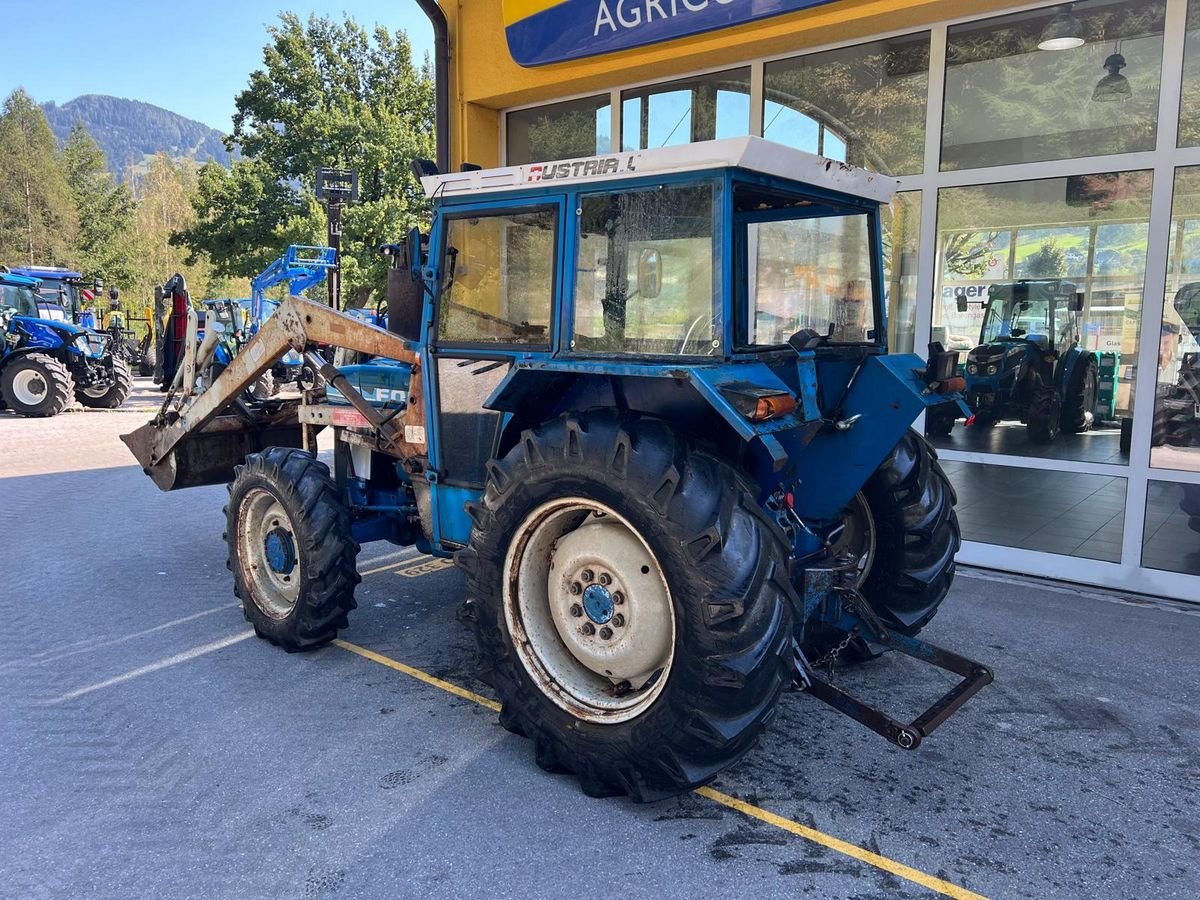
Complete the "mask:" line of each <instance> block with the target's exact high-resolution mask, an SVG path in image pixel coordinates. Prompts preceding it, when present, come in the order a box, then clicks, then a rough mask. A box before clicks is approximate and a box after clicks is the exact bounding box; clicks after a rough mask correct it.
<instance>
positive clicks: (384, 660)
mask: <svg viewBox="0 0 1200 900" xmlns="http://www.w3.org/2000/svg"><path fill="white" fill-rule="evenodd" d="M333 643H334V644H336V645H337V646H338V647H341V648H342V649H343V650H349V651H350V652H351V653H357V654H358V655H359V656H361V657H363V658H364V659H369V660H370V661H371V662H377V663H379V664H380V665H381V666H387V667H388V668H389V669H395V670H396V671H397V672H403V673H404V674H405V675H407V676H409V677H410V678H415V679H417V681H423V682H425V684H428V685H430V686H432V687H435V688H440V689H441V690H443V691H446V692H447V693H449V694H453V695H454V696H455V697H462V698H463V699H464V700H470V701H471V702H472V703H478V704H479V705H480V706H486V707H487V708H488V709H490V710H492V711H493V712H500V704H499V703H497V702H496V701H495V700H489V699H488V698H487V697H485V696H483V695H482V694H476V693H475V692H474V691H468V690H467V689H466V688H460V687H459V686H458V685H457V684H451V683H450V682H448V681H442V679H440V678H437V677H435V676H433V675H430V674H429V673H428V672H422V671H421V670H420V669H414V668H413V667H412V666H406V665H405V664H404V663H402V662H399V661H398V660H395V659H391V658H390V657H387V656H382V655H380V654H378V653H376V652H375V651H374V650H368V649H367V648H366V647H360V646H358V644H351V643H350V642H349V641H343V640H342V639H341V638H338V639H336V640H335V641H334V642H333Z"/></svg>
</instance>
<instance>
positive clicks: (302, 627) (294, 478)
mask: <svg viewBox="0 0 1200 900" xmlns="http://www.w3.org/2000/svg"><path fill="white" fill-rule="evenodd" d="M234 471H235V475H234V480H233V483H232V484H231V485H229V502H228V504H227V505H226V507H225V510H224V512H225V534H224V539H225V542H226V544H227V546H228V548H229V556H228V559H227V561H226V565H227V567H228V568H229V570H230V571H231V572H232V573H233V586H234V593H235V594H236V595H237V597H238V599H239V600H241V601H242V610H243V612H244V613H245V615H246V619H247V621H249V622H250V623H251V624H252V625H253V626H254V631H255V633H256V634H257V635H258V636H259V637H260V638H263V639H264V640H268V641H270V642H271V643H272V644H278V645H279V646H280V647H283V648H284V649H285V650H288V651H289V652H290V651H296V650H307V649H309V648H312V647H318V646H320V645H321V644H324V643H326V642H328V641H330V640H332V639H333V638H334V637H336V636H337V632H338V629H339V628H344V627H346V617H347V615H348V614H349V612H350V610H352V609H354V608H355V605H356V604H355V601H354V589H355V587H356V586H357V585H358V583H359V581H361V578H360V577H359V575H358V570H357V568H356V566H355V558H356V557H357V555H358V549H359V547H358V543H357V542H356V541H355V540H354V538H353V536H352V534H351V530H350V513H349V510H347V508H346V505H345V503H344V502H343V501H342V496H341V492H340V491H339V490H338V488H337V485H336V484H335V483H334V480H333V479H332V478H331V477H330V475H329V468H328V467H327V466H326V465H325V464H324V463H323V462H319V461H317V459H315V458H314V457H313V455H312V454H311V453H309V452H308V451H306V450H295V449H291V448H285V447H269V448H267V449H266V450H264V451H263V452H262V453H252V454H250V455H249V456H248V457H246V464H245V465H242V466H238V467H237V468H236V469H235V470H234Z"/></svg>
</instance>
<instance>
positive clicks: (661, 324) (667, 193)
mask: <svg viewBox="0 0 1200 900" xmlns="http://www.w3.org/2000/svg"><path fill="white" fill-rule="evenodd" d="M719 196H720V189H719V187H718V186H717V184H716V183H705V184H695V185H683V186H675V187H664V188H662V189H661V190H658V189H652V190H640V191H621V192H618V193H612V192H608V193H598V194H586V195H584V197H583V199H582V200H581V202H580V206H581V208H582V210H581V215H580V219H579V250H578V254H577V257H576V278H575V333H574V339H573V340H572V346H573V347H574V348H575V349H577V350H581V351H589V350H591V351H603V352H607V353H664V354H684V353H686V354H709V353H712V352H714V350H715V348H716V345H717V344H718V343H719V339H720V336H721V327H722V324H723V323H722V319H721V314H720V312H718V310H719V309H720V306H719V305H718V304H717V303H716V301H715V295H714V290H713V285H714V279H713V267H714V265H715V266H716V267H717V269H718V271H719V270H720V265H721V259H720V254H719V253H718V252H717V251H716V249H715V248H714V246H713V228H714V221H715V216H716V203H717V202H718V198H719Z"/></svg>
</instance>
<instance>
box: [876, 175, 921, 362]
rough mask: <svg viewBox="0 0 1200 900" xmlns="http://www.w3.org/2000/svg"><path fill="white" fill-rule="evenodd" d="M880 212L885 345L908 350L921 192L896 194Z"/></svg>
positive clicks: (914, 304)
mask: <svg viewBox="0 0 1200 900" xmlns="http://www.w3.org/2000/svg"><path fill="white" fill-rule="evenodd" d="M882 213H883V215H882V220H883V289H884V301H885V305H886V307H887V332H888V349H889V350H890V351H891V352H892V353H912V352H913V343H914V335H915V334H916V316H917V258H918V256H919V255H920V249H921V192H920V191H905V192H904V193H900V194H897V195H896V196H895V198H894V199H893V200H892V202H891V204H889V205H888V206H886V207H884V208H883V210H882Z"/></svg>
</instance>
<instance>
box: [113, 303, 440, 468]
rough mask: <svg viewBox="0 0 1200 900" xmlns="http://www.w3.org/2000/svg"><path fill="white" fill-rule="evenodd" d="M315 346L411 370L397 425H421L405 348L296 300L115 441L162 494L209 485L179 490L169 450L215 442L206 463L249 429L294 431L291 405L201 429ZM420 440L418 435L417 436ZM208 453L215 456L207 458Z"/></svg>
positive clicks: (410, 448)
mask: <svg viewBox="0 0 1200 900" xmlns="http://www.w3.org/2000/svg"><path fill="white" fill-rule="evenodd" d="M317 343H322V344H328V345H331V346H334V347H344V348H346V349H348V350H354V351H357V352H360V353H367V354H371V355H373V356H382V357H385V358H388V359H395V360H399V361H400V362H404V363H407V364H409V365H410V366H412V367H413V374H412V380H413V385H414V387H415V388H416V389H414V390H412V391H410V397H411V400H410V406H409V408H408V410H407V411H406V417H405V420H404V422H405V424H406V425H408V426H423V425H424V409H423V407H422V405H421V404H420V402H412V401H417V400H418V398H419V397H420V390H419V387H417V385H418V384H419V378H420V370H419V361H420V357H419V356H418V354H417V353H416V352H415V351H414V350H413V349H412V347H411V346H410V345H409V343H408V342H407V341H405V340H404V339H402V338H400V337H398V336H396V335H394V334H392V333H390V332H388V331H384V330H383V329H382V328H377V327H375V326H374V325H368V324H367V323H365V322H362V321H360V320H358V319H355V318H353V317H351V316H347V315H343V314H342V313H340V312H337V311H335V310H332V309H329V308H328V307H326V306H322V305H320V304H317V303H313V302H311V301H309V300H303V299H301V298H299V297H289V298H288V299H286V300H284V301H283V302H282V303H281V304H280V305H279V308H278V309H277V310H276V311H275V314H274V315H272V316H271V317H270V318H268V319H267V320H266V321H265V322H264V323H263V324H262V327H261V328H260V329H259V331H258V333H257V334H256V335H255V336H254V337H252V338H251V339H250V340H249V341H248V342H247V343H246V345H245V346H244V347H243V348H242V350H241V351H240V352H239V353H238V354H237V355H236V356H235V357H234V358H233V360H232V361H231V362H230V363H229V365H228V366H227V367H226V369H225V370H224V371H223V372H222V373H221V375H220V377H218V378H217V379H215V380H214V381H213V383H212V384H211V385H210V386H209V387H208V388H207V390H205V391H204V392H203V393H201V394H199V395H198V396H195V397H189V398H184V400H183V402H182V404H181V405H180V406H179V408H178V409H171V410H168V409H167V408H166V407H167V405H166V404H165V405H164V410H163V411H162V412H160V413H159V415H158V416H157V417H156V418H155V419H154V421H152V422H150V423H148V424H147V425H144V426H142V427H141V428H139V429H137V430H136V431H134V432H132V433H131V434H127V435H122V436H121V440H123V441H124V442H125V443H126V444H127V445H128V446H129V448H130V450H131V451H132V452H133V455H134V456H135V457H137V460H138V462H139V463H140V464H141V466H142V468H143V469H144V470H145V471H146V473H147V474H148V475H150V476H151V477H152V478H154V480H155V483H156V484H158V485H159V487H161V488H162V489H163V490H171V489H173V488H175V487H187V486H190V485H191V484H193V483H194V484H201V483H212V482H211V480H193V481H192V482H190V483H189V482H187V480H186V479H185V480H184V483H182V484H181V483H179V478H178V473H177V471H176V470H177V461H176V460H175V459H174V458H173V457H174V456H175V451H176V449H177V448H179V447H180V445H181V444H183V443H185V442H187V441H188V440H189V439H190V438H193V437H195V436H197V435H199V434H200V433H201V432H206V433H205V437H206V438H209V439H212V438H217V440H216V441H212V440H210V443H212V444H217V445H220V444H223V445H224V447H222V446H216V447H214V448H209V450H210V453H209V455H210V456H216V457H219V458H224V457H228V456H229V455H230V453H231V452H232V453H234V454H236V453H238V452H240V451H239V448H238V447H237V446H234V445H235V444H236V442H237V440H238V438H239V436H242V435H241V433H243V432H245V431H247V430H249V429H250V428H253V427H259V428H276V429H278V428H281V427H286V426H287V425H289V424H290V423H294V422H295V419H296V416H295V408H294V405H293V408H292V409H290V410H288V409H286V408H285V409H284V410H282V411H276V412H275V413H272V414H266V415H264V416H263V417H262V421H260V422H257V423H246V427H244V428H240V429H239V428H238V427H236V425H237V420H234V421H230V422H222V423H220V425H219V427H208V426H210V423H213V420H214V419H216V417H217V416H218V415H220V413H221V412H222V411H224V410H226V409H227V408H228V407H230V406H231V405H233V404H234V403H235V401H237V400H238V398H240V397H241V396H242V392H243V391H245V390H246V388H248V387H249V386H250V385H252V384H254V382H255V381H256V380H257V379H258V378H259V376H261V375H262V374H263V373H264V372H266V371H267V370H268V369H270V368H271V366H273V365H274V364H275V362H276V360H278V359H279V358H280V357H281V356H282V355H283V354H284V353H286V352H287V351H288V350H289V349H293V350H296V351H298V352H300V353H303V352H304V350H305V348H306V347H307V346H308V345H309V344H317ZM186 351H187V352H188V353H191V354H194V353H195V352H196V350H195V348H194V347H188V348H186ZM351 399H352V400H354V399H359V398H351ZM169 400H170V398H168V404H169ZM289 414H290V417H289ZM229 418H230V419H233V417H229ZM206 428H207V431H206ZM422 432H423V429H422V430H421V432H418V433H422ZM218 436H220V437H218ZM393 443H394V444H397V445H398V446H396V448H395V449H396V451H397V455H399V456H402V457H407V456H410V455H417V454H418V453H423V452H424V449H425V448H424V443H423V441H422V443H420V444H413V445H406V444H405V442H404V441H400V440H396V441H394V442H393ZM214 450H215V453H214V452H211V451H214ZM222 450H225V451H226V452H222ZM243 455H244V454H243Z"/></svg>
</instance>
